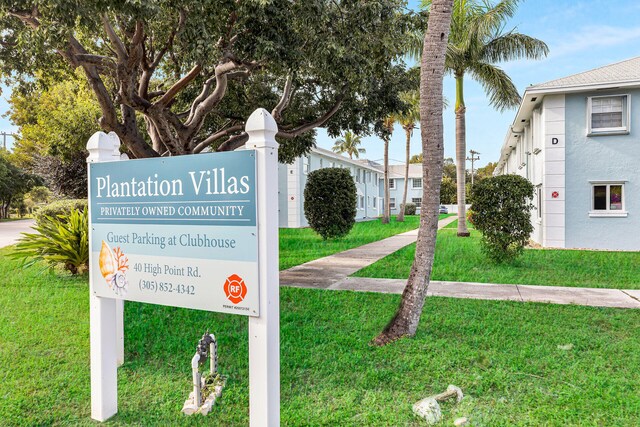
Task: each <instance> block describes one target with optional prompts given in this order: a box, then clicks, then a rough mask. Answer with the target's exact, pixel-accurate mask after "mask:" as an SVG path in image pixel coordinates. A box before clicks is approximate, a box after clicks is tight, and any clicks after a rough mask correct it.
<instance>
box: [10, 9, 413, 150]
mask: <svg viewBox="0 0 640 427" xmlns="http://www.w3.org/2000/svg"><path fill="white" fill-rule="evenodd" d="M404 6H405V1H404V0H378V1H366V2H365V1H348V2H344V1H341V2H336V1H331V0H307V1H297V2H291V1H289V0H245V1H241V0H216V1H214V0H183V1H181V2H169V1H166V0H152V1H144V2H140V1H133V0H125V1H114V0H110V1H102V0H101V1H98V0H87V1H83V2H77V1H75V0H39V1H24V2H14V1H10V0H2V1H0V25H2V28H3V31H2V34H1V35H0V72H1V73H2V75H3V76H4V78H5V80H8V81H9V83H13V84H15V83H16V82H18V83H20V84H21V87H22V88H23V89H25V88H26V89H28V87H29V86H30V85H31V84H32V83H33V81H34V76H43V75H44V76H61V75H62V76H63V77H64V73H65V72H68V70H69V69H71V68H77V67H79V68H81V69H82V71H83V72H84V74H85V75H86V78H87V80H88V82H89V84H90V86H91V88H92V91H93V92H94V94H95V96H96V98H97V101H98V103H99V105H100V109H101V113H102V115H101V118H100V126H101V128H102V129H103V130H105V131H114V132H116V133H117V134H118V136H119V137H120V139H121V140H122V141H123V142H124V144H125V146H126V148H127V150H128V152H129V154H130V155H131V156H132V157H154V156H162V155H181V154H192V153H199V152H202V151H203V150H208V149H212V150H217V151H224V150H233V149H235V148H237V147H239V146H241V145H242V144H244V142H245V141H246V140H247V135H246V134H245V133H244V131H243V128H244V121H245V119H246V118H247V117H248V116H249V115H250V113H251V112H252V111H253V110H254V109H255V108H257V107H268V108H270V109H271V110H272V114H273V116H274V117H275V119H276V121H277V123H278V126H279V129H280V132H279V133H278V135H277V138H278V140H279V141H280V143H281V150H280V151H281V153H282V154H283V157H284V158H285V159H287V158H288V159H291V158H293V157H295V156H297V155H300V154H302V153H304V152H306V151H307V150H308V149H309V148H310V147H311V145H312V143H313V132H312V130H313V129H314V128H316V127H319V126H326V127H327V128H328V132H329V134H330V135H331V136H337V135H339V134H340V133H341V131H342V130H344V129H351V130H353V131H354V132H356V133H358V134H366V133H367V132H368V131H370V130H371V127H370V126H371V124H373V123H376V128H375V129H376V130H381V129H382V128H381V126H382V124H381V123H380V122H379V120H378V119H379V118H380V117H385V116H386V115H387V114H388V113H389V112H390V111H395V110H397V109H398V107H399V105H400V103H399V100H398V97H397V93H398V91H397V90H395V89H394V86H395V85H396V84H397V83H398V81H399V80H401V76H402V74H403V73H404V70H403V65H402V63H401V61H400V58H399V56H398V53H399V52H400V51H401V44H402V43H403V35H404V34H405V33H406V31H408V30H410V29H411V27H412V25H411V19H410V17H408V15H407V14H406V13H405V12H404ZM363 105H364V106H366V108H363ZM139 118H143V119H144V123H145V125H146V131H143V132H141V131H140V128H139V126H138V119H139Z"/></svg>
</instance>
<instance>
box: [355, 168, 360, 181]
mask: <svg viewBox="0 0 640 427" xmlns="http://www.w3.org/2000/svg"><path fill="white" fill-rule="evenodd" d="M356 183H360V169H357V168H356Z"/></svg>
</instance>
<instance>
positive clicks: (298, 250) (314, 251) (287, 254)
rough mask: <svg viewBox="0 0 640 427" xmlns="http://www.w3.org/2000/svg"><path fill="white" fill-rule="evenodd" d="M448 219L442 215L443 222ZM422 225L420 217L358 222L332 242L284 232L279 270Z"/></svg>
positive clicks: (314, 235) (303, 232) (307, 230)
mask: <svg viewBox="0 0 640 427" xmlns="http://www.w3.org/2000/svg"><path fill="white" fill-rule="evenodd" d="M447 216H448V215H440V218H444V217H447ZM419 225H420V217H419V216H415V215H411V216H405V221H404V222H397V221H396V219H395V217H392V218H391V222H390V223H389V224H382V223H381V222H380V220H379V219H377V220H373V221H366V222H357V223H356V224H355V225H354V226H353V229H352V230H351V231H350V232H349V234H348V235H347V236H345V237H343V238H340V239H329V240H322V237H320V236H319V235H318V234H317V233H316V232H315V231H313V230H312V229H311V228H281V229H280V270H286V269H287V268H291V267H293V266H295V265H300V264H303V263H305V262H308V261H312V260H314V259H318V258H322V257H325V256H328V255H332V254H334V253H337V252H342V251H345V250H347V249H351V248H355V247H358V246H362V245H365V244H367V243H371V242H375V241H377V240H382V239H385V238H387V237H390V236H393V235H396V234H399V233H403V232H405V231H409V230H413V229H415V228H418V226H419Z"/></svg>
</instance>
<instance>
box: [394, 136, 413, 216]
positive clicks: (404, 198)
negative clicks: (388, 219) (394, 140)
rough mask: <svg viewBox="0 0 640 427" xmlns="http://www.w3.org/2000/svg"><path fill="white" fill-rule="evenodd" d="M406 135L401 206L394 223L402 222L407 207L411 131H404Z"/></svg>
mask: <svg viewBox="0 0 640 427" xmlns="http://www.w3.org/2000/svg"><path fill="white" fill-rule="evenodd" d="M404 131H405V132H406V133H407V150H406V153H405V154H406V156H405V160H404V192H403V193H402V204H401V205H400V213H399V214H398V218H397V219H396V221H398V222H403V221H404V209H405V206H407V189H408V188H409V152H410V151H411V129H409V128H406V129H405V130H404Z"/></svg>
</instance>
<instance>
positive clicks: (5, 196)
mask: <svg viewBox="0 0 640 427" xmlns="http://www.w3.org/2000/svg"><path fill="white" fill-rule="evenodd" d="M13 159H14V158H13V157H12V156H11V155H10V154H9V153H7V152H6V151H5V150H0V219H2V218H9V207H10V206H11V204H12V203H15V202H16V201H18V200H21V199H22V197H24V194H25V193H26V192H28V191H29V190H31V189H32V188H33V187H34V186H36V185H41V184H42V181H41V180H40V179H39V178H38V177H36V176H35V175H32V174H30V173H28V172H26V171H24V170H22V169H20V168H18V167H17V166H16V165H15V164H14V162H13Z"/></svg>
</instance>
